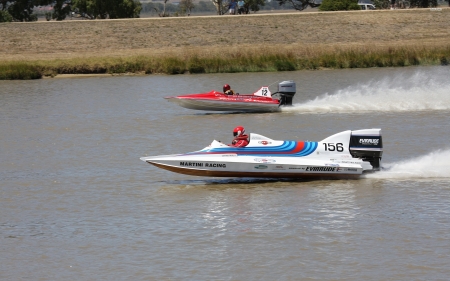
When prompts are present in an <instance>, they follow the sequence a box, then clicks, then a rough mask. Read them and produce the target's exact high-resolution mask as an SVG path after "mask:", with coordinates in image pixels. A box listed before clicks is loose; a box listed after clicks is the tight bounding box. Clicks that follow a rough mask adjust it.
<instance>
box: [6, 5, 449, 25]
mask: <svg viewBox="0 0 450 281" xmlns="http://www.w3.org/2000/svg"><path fill="white" fill-rule="evenodd" d="M162 1H163V3H164V4H162V3H146V4H141V2H140V1H139V0H15V1H9V0H0V22H10V21H36V20H37V15H36V13H35V8H36V7H42V6H48V7H51V12H46V13H45V16H46V18H47V20H51V19H54V20H64V19H66V17H68V16H73V15H76V16H77V17H82V18H86V19H118V18H138V17H139V16H140V13H141V11H143V12H145V13H149V12H154V11H155V12H156V13H157V14H158V15H159V16H168V15H169V14H170V13H172V14H174V15H178V14H180V15H184V14H190V12H191V11H195V12H211V11H212V12H215V13H217V14H218V15H222V14H225V13H226V12H227V11H228V8H229V4H230V1H231V0H210V1H200V2H199V3H198V4H195V5H194V4H193V2H192V0H181V1H180V2H179V4H178V5H174V4H170V3H168V4H167V5H166V3H167V1H168V0H162ZM373 1H374V3H375V4H376V3H377V1H378V2H380V1H388V0H373ZM446 1H449V0H446ZM244 2H245V7H246V13H249V12H257V11H259V10H267V9H269V10H277V9H279V8H284V9H296V10H300V11H301V10H304V9H306V8H307V7H308V6H309V7H319V6H320V10H322V11H329V10H351V9H359V7H358V5H357V3H358V0H323V1H322V0H272V1H270V2H269V1H267V0H244ZM410 2H411V6H412V7H419V8H427V7H435V6H436V5H437V0H411V1H410ZM449 5H450V2H449Z"/></svg>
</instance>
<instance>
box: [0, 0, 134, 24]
mask: <svg viewBox="0 0 450 281" xmlns="http://www.w3.org/2000/svg"><path fill="white" fill-rule="evenodd" d="M41 6H50V7H51V8H52V12H51V19H55V20H64V19H65V18H66V17H67V16H70V15H72V14H75V13H76V14H77V15H80V16H82V17H84V18H88V19H107V18H109V19H118V18H138V17H139V14H140V12H141V9H142V5H141V2H140V1H138V0H16V1H9V0H0V22H2V21H36V20H37V15H36V14H35V13H34V9H35V8H36V7H41Z"/></svg>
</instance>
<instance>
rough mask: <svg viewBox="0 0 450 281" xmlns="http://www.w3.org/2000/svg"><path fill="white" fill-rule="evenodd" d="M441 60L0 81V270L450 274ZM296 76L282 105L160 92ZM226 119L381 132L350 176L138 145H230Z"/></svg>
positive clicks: (252, 128)
mask: <svg viewBox="0 0 450 281" xmlns="http://www.w3.org/2000/svg"><path fill="white" fill-rule="evenodd" d="M448 76H449V68H446V67H429V68H428V67H426V68H422V67H421V68H401V69H399V68H389V69H364V70H361V69H359V70H339V71H299V72H284V73H239V74H220V75H179V76H145V77H110V78H98V77H97V78H88V79H84V78H83V79H45V80H39V81H0V101H1V102H0V130H1V132H2V134H1V142H0V146H1V147H0V155H1V160H2V161H0V183H1V184H0V195H1V196H0V214H1V216H0V239H1V241H2V242H1V245H2V251H1V254H0V276H1V279H2V280H21V279H32V280H48V279H52V280H73V279H76V280H93V279H95V280H111V279H112V280H114V279H117V280H127V279H133V280H172V279H173V280H182V279H183V280H184V279H192V280H249V279H250V280H331V279H332V280H425V279H426V280H446V279H447V278H448V276H449V275H450V271H449V269H448V266H447V263H448V262H447V261H448V256H449V255H450V250H449V248H448V244H449V242H450V237H449V235H448V233H449V230H450V229H449V225H448V223H447V222H448V217H449V215H450V207H449V204H448V202H449V200H450V193H449V188H448V186H449V178H450V176H449V174H448V171H450V169H449V162H448V159H450V155H449V151H448V149H449V148H448V144H447V143H448V133H446V132H448V131H450V127H449V126H450V125H449V124H450V114H448V113H449V111H450V101H449V97H448V95H447V92H449V88H448V83H447V79H448ZM277 80H278V81H282V80H295V81H296V82H297V89H298V93H297V95H296V97H295V99H294V103H295V106H294V107H292V108H290V109H288V110H286V111H283V112H281V113H268V114H227V113H207V112H198V111H192V110H188V109H184V108H180V107H177V106H176V105H173V104H170V103H168V102H167V101H166V100H164V99H163V97H164V96H169V95H179V94H185V93H187V92H191V93H195V92H204V91H207V90H211V89H220V87H221V86H222V85H223V84H225V83H228V84H231V85H232V86H233V88H234V89H237V90H238V91H239V92H242V93H244V92H253V91H254V90H255V89H257V88H259V87H260V86H262V85H267V84H270V83H268V82H267V81H277ZM236 125H242V126H245V127H246V130H247V131H248V132H255V133H259V134H262V135H265V136H267V137H270V138H273V139H298V140H316V141H317V140H321V139H323V138H325V137H328V136H330V135H332V134H334V133H336V132H340V131H343V130H347V129H353V130H354V129H363V128H374V127H379V128H382V133H383V143H384V146H385V147H384V154H383V162H382V165H383V166H384V167H385V168H386V170H383V171H381V172H380V173H375V174H370V175H367V176H366V177H364V178H363V179H360V180H338V181H311V180H308V181H304V180H297V181H292V180H271V179H246V178H244V179H235V178H231V179H227V178H197V177H191V176H186V175H180V174H174V173H171V172H168V171H165V170H161V169H157V168H156V167H154V166H151V165H148V164H146V163H144V162H142V161H140V160H139V157H142V156H147V155H162V154H172V153H184V152H189V151H196V150H199V149H202V148H203V147H206V146H207V145H209V144H210V143H211V141H212V140H213V139H217V140H222V141H224V142H228V141H231V139H232V138H233V136H232V133H231V132H232V129H233V128H234V127H235V126H236Z"/></svg>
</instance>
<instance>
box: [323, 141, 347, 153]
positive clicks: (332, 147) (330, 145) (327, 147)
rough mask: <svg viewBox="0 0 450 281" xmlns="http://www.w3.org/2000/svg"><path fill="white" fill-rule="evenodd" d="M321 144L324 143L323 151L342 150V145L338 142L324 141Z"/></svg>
mask: <svg viewBox="0 0 450 281" xmlns="http://www.w3.org/2000/svg"><path fill="white" fill-rule="evenodd" d="M323 145H325V151H338V152H342V151H344V145H343V144H342V143H340V142H338V143H324V144H323Z"/></svg>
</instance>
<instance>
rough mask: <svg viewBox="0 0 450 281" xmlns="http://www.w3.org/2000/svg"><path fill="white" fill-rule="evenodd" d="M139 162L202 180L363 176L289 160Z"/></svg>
mask: <svg viewBox="0 0 450 281" xmlns="http://www.w3.org/2000/svg"><path fill="white" fill-rule="evenodd" d="M224 158H225V159H224ZM141 160H143V161H145V162H147V163H149V164H152V165H154V166H156V167H158V168H161V169H164V170H168V171H171V172H175V173H180V174H185V175H191V176H203V177H254V178H299V179H300V178H320V179H354V178H358V177H359V176H360V175H361V174H362V173H363V169H362V167H361V166H360V165H356V164H345V165H343V164H336V163H331V162H330V163H325V162H322V161H308V163H302V162H303V161H299V159H293V158H287V159H282V158H260V157H232V156H231V157H229V158H228V157H221V158H216V159H210V160H205V159H201V158H200V157H193V158H191V157H185V156H168V157H163V158H159V159H155V158H153V157H148V158H145V157H143V158H141Z"/></svg>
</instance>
